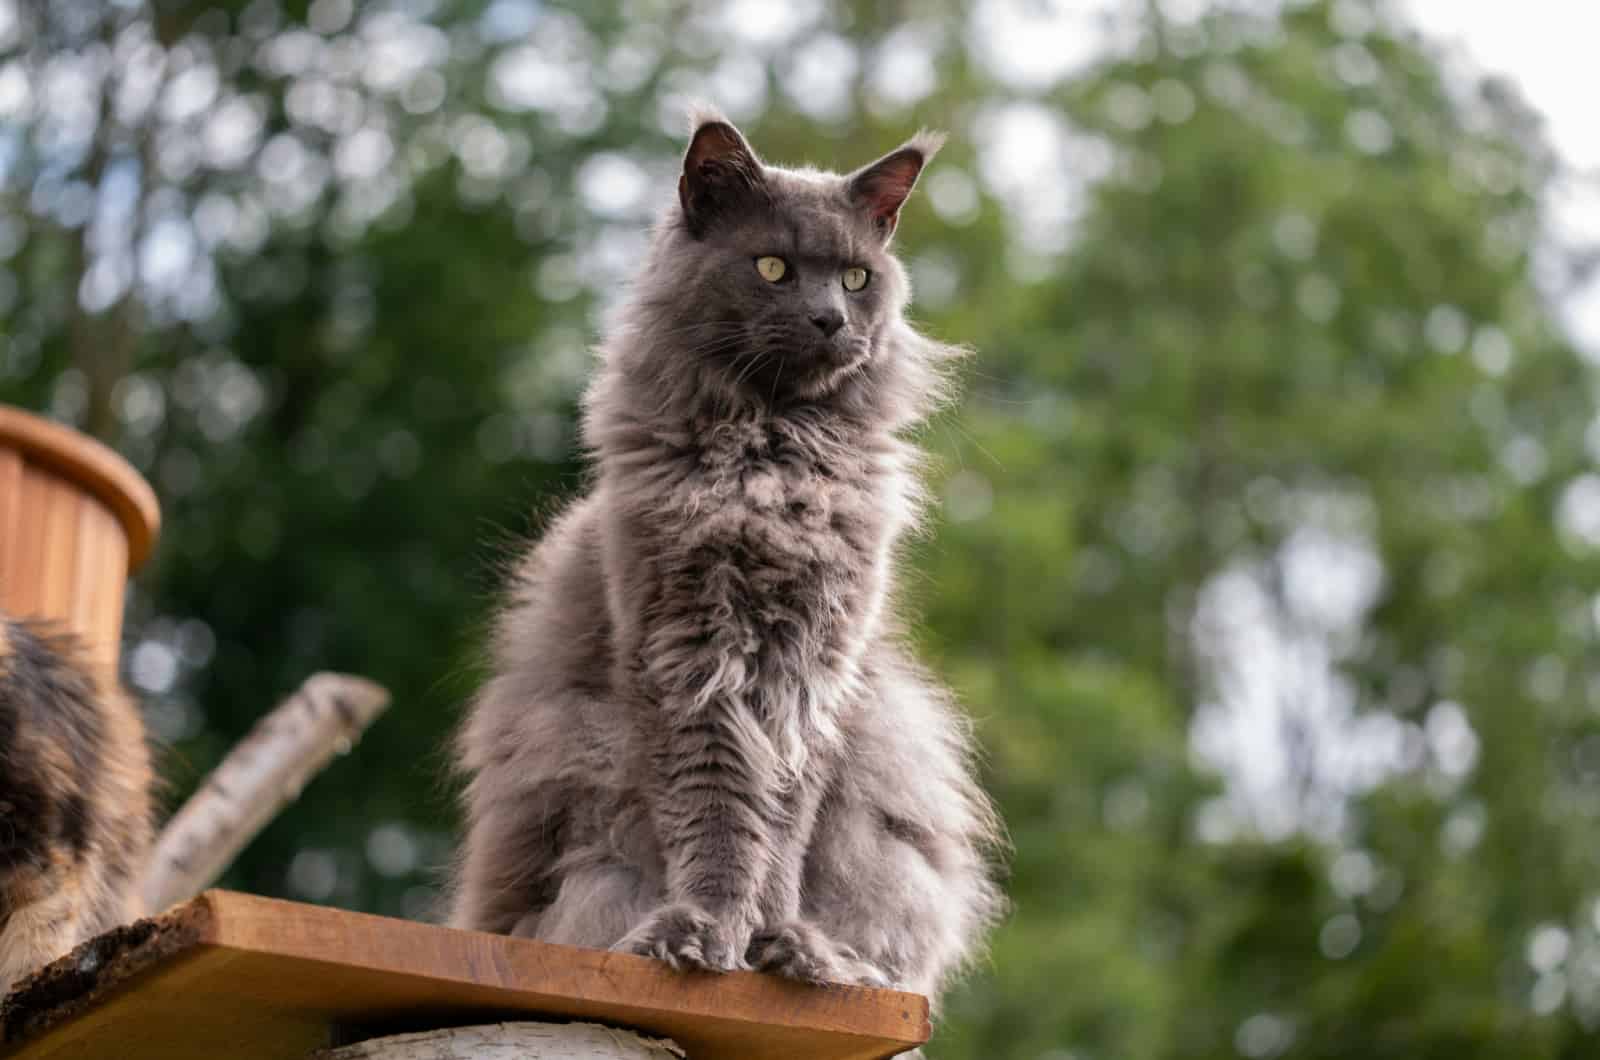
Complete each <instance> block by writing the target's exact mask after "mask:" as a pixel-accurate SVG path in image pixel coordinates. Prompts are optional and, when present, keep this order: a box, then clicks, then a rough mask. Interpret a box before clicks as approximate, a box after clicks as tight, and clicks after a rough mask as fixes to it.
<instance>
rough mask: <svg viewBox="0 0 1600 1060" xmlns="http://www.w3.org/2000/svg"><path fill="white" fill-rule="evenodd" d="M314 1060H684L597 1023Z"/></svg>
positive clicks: (667, 1047)
mask: <svg viewBox="0 0 1600 1060" xmlns="http://www.w3.org/2000/svg"><path fill="white" fill-rule="evenodd" d="M312 1056H313V1058H314V1060H683V1056H684V1053H683V1050H682V1049H679V1048H678V1047H677V1046H676V1045H674V1044H673V1043H672V1042H669V1041H662V1040H660V1039H655V1038H642V1037H640V1036H639V1035H637V1034H634V1033H632V1032H631V1031H619V1030H613V1029H611V1028H610V1027H602V1026H600V1025H599V1024H595V1023H486V1024H484V1025H482V1026H478V1027H452V1028H448V1029H445V1030H436V1031H422V1032H420V1033H417V1034H398V1035H395V1036H394V1037H390V1038H373V1039H371V1040H369V1041H365V1042H361V1043H360V1044H358V1045H347V1046H345V1047H344V1048H342V1049H322V1050H318V1051H317V1052H316V1053H313V1054H312Z"/></svg>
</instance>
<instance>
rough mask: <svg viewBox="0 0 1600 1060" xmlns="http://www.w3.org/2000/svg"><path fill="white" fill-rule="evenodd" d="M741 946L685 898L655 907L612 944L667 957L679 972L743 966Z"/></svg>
mask: <svg viewBox="0 0 1600 1060" xmlns="http://www.w3.org/2000/svg"><path fill="white" fill-rule="evenodd" d="M740 948H741V947H739V946H738V945H737V943H736V942H735V940H734V933H733V932H732V931H731V930H729V928H728V927H727V926H726V925H724V924H723V923H722V922H721V921H719V920H717V918H716V917H714V916H712V915H711V914H710V913H707V912H706V911H705V910H704V909H701V908H700V907H699V906H696V905H690V904H688V903H687V902H675V903H672V904H670V905H664V906H662V907H661V908H659V909H657V910H656V911H655V912H653V913H651V914H650V915H649V916H648V917H646V918H645V920H644V922H643V923H642V924H640V925H639V926H638V927H636V928H634V929H633V930H632V931H630V932H628V934H627V935H626V936H624V937H623V939H622V941H620V942H618V943H617V944H616V946H614V947H613V949H618V950H621V951H623V952H625V953H637V954H639V955H640V956H642V957H654V958H656V959H657V960H659V961H666V962H667V963H668V964H670V965H672V967H673V968H674V969H676V970H677V971H680V972H681V971H686V970H689V969H699V970H702V971H708V972H731V971H733V970H734V969H736V968H742V967H744V962H743V961H742V960H741V959H740V958H741V954H740V952H739V951H740Z"/></svg>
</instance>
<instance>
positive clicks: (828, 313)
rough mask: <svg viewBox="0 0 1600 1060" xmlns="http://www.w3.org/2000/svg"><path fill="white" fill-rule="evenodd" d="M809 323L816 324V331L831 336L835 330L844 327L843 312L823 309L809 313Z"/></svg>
mask: <svg viewBox="0 0 1600 1060" xmlns="http://www.w3.org/2000/svg"><path fill="white" fill-rule="evenodd" d="M811 323H813V324H815V325H816V326H817V330H818V331H820V332H822V333H823V334H824V335H826V336H828V337H829V338H832V337H833V333H834V332H835V331H838V330H839V329H840V328H842V327H844V314H843V313H841V312H839V311H838V310H837V309H824V310H823V311H821V312H820V313H812V314H811Z"/></svg>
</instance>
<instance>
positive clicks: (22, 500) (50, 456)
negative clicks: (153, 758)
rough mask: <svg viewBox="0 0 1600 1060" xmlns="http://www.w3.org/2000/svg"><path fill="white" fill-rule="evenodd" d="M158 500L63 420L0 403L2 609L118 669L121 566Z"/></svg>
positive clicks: (131, 557) (141, 555)
mask: <svg viewBox="0 0 1600 1060" xmlns="http://www.w3.org/2000/svg"><path fill="white" fill-rule="evenodd" d="M160 525H161V510H160V508H159V506H158V505H157V503H156V495H155V492H154V491H153V490H151V488H150V485H149V483H147V482H145V480H144V479H143V478H141V477H140V475H139V473H138V472H137V471H135V470H134V469H133V466H132V465H131V464H129V463H128V462H127V461H126V460H124V459H122V457H120V456H118V455H117V454H116V453H115V452H113V451H112V450H111V449H109V448H107V447H106V446H104V445H102V444H100V443H99V442H97V441H95V440H94V439H93V438H90V437H88V436H86V435H83V434H80V433H79V432H77V431H74V430H72V429H71V428H69V427H64V426H62V425H60V424H58V423H52V422H51V421H49V420H46V419H43V418H41V417H38V416H34V415H30V414H29V413H26V412H23V411H21V410H20V409H15V408H10V407H8V406H4V405H0V610H3V611H5V612H6V613H7V614H8V615H10V616H11V617H13V618H30V619H44V620H46V621H49V622H51V623H53V624H54V625H55V627H56V628H57V629H59V630H62V631H66V632H71V633H73V634H75V635H76V636H77V637H78V638H79V639H80V640H81V642H82V645H83V649H84V652H85V654H86V656H87V658H88V660H89V661H90V662H91V663H93V664H94V665H95V667H96V669H97V670H99V671H100V673H101V674H102V676H103V677H111V676H112V675H114V674H115V673H116V665H117V655H118V651H119V648H120V646H121V641H122V601H123V595H124V593H125V591H126V589H127V582H128V576H129V575H131V574H132V573H133V572H134V571H136V570H137V569H138V568H139V566H140V565H141V564H142V563H144V561H145V559H146V558H147V557H148V556H149V555H150V549H151V548H152V546H154V544H155V539H156V533H157V531H158V530H159V528H160Z"/></svg>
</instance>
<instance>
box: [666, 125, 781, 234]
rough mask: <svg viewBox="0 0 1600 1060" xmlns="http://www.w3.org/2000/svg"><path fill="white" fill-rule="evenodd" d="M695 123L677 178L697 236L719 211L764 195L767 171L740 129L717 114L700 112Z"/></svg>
mask: <svg viewBox="0 0 1600 1060" xmlns="http://www.w3.org/2000/svg"><path fill="white" fill-rule="evenodd" d="M694 124H695V130H694V135H693V136H692V137H690V139H689V150H688V151H686V152H684V156H683V175H682V176H680V177H679V178H678V202H679V204H680V205H681V206H682V207H683V218H684V220H685V221H686V222H687V223H688V225H689V231H690V232H692V233H693V234H694V235H695V237H696V238H698V237H700V236H702V235H704V234H705V230H706V226H707V225H709V224H710V223H711V222H712V221H713V220H714V219H715V218H716V216H717V215H718V214H719V213H724V212H726V211H728V210H730V209H732V208H734V207H735V206H738V205H740V204H744V203H747V202H749V201H750V200H751V199H753V198H758V197H762V196H764V195H765V192H766V174H765V171H764V170H763V169H762V167H761V160H760V159H759V158H757V157H756V153H755V152H754V151H752V150H751V149H750V145H749V144H747V143H745V139H744V137H743V136H741V135H740V134H739V130H738V129H735V128H734V127H733V126H732V125H731V124H729V123H728V122H727V121H726V120H725V119H723V118H722V117H721V116H720V115H716V114H705V115H702V116H699V117H697V118H696V119H695V123H694Z"/></svg>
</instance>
